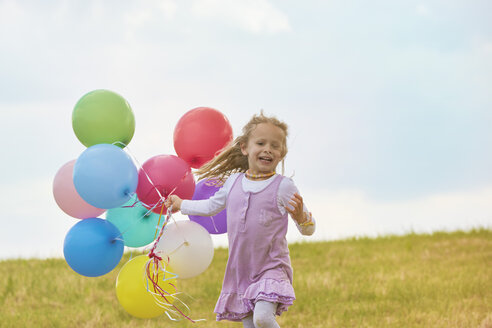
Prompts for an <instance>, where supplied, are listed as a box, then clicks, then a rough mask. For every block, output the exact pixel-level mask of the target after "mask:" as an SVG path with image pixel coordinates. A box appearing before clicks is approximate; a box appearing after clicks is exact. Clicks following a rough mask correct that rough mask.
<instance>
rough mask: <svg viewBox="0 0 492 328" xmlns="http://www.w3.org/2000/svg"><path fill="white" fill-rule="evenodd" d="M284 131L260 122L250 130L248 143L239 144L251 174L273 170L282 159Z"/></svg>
mask: <svg viewBox="0 0 492 328" xmlns="http://www.w3.org/2000/svg"><path fill="white" fill-rule="evenodd" d="M284 142H285V133H284V131H283V130H282V129H281V128H279V127H277V126H275V125H273V124H271V123H260V124H258V125H257V126H256V128H255V129H254V130H253V131H252V132H251V134H250V136H249V138H248V143H247V144H241V151H242V153H243V155H245V156H248V164H249V170H250V172H251V173H253V174H260V173H269V172H273V171H275V169H276V167H277V165H278V163H279V162H280V161H281V160H282V158H283V156H282V154H283V145H284Z"/></svg>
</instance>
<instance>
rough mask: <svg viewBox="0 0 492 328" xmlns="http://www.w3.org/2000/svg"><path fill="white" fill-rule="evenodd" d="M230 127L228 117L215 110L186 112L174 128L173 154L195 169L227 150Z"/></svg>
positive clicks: (199, 109) (230, 138)
mask: <svg viewBox="0 0 492 328" xmlns="http://www.w3.org/2000/svg"><path fill="white" fill-rule="evenodd" d="M231 140H232V127H231V124H230V123H229V120H228V119H227V117H225V115H224V114H222V113H221V112H219V111H218V110H216V109H213V108H209V107H198V108H195V109H192V110H190V111H188V112H186V113H185V114H184V115H183V116H182V117H181V118H180V119H179V121H178V124H176V127H175V128H174V150H175V151H176V154H178V156H179V157H180V158H182V159H184V160H185V161H186V162H187V163H188V164H189V165H190V166H191V167H193V168H195V169H197V168H199V167H201V166H202V165H203V164H205V163H206V162H208V161H210V160H211V159H212V158H214V156H215V155H216V154H217V153H218V152H219V151H220V150H222V149H223V148H224V147H225V146H227V145H228V144H229V143H230V142H231Z"/></svg>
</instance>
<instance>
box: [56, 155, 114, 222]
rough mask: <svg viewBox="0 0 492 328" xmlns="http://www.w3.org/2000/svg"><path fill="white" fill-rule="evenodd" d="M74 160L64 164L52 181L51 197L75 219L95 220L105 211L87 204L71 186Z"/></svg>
mask: <svg viewBox="0 0 492 328" xmlns="http://www.w3.org/2000/svg"><path fill="white" fill-rule="evenodd" d="M75 161H76V160H75V159H74V160H71V161H70V162H68V163H65V164H64V165H63V166H62V167H61V168H60V169H59V170H58V172H57V173H56V175H55V179H54V180H53V196H54V197H55V201H56V203H57V204H58V206H59V207H60V208H61V210H62V211H63V212H65V213H67V214H68V215H70V216H72V217H74V218H77V219H87V218H95V217H98V216H99V215H101V214H103V213H104V212H105V211H106V210H105V209H101V208H97V207H94V206H92V205H90V204H88V203H87V202H86V201H85V200H83V199H82V197H80V196H79V194H78V193H77V190H75V186H74V185H73V176H72V174H73V166H74V165H75Z"/></svg>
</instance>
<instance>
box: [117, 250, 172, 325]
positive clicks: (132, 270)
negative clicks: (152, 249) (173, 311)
mask: <svg viewBox="0 0 492 328" xmlns="http://www.w3.org/2000/svg"><path fill="white" fill-rule="evenodd" d="M147 261H149V257H148V256H146V255H140V256H137V257H135V258H133V259H132V260H130V261H128V262H127V263H126V264H125V265H124V266H123V267H122V268H121V270H120V272H119V273H118V277H117V278H116V296H117V298H118V301H119V302H120V304H121V306H122V307H123V308H124V309H125V310H126V311H127V312H128V313H129V314H131V315H132V316H134V317H137V318H154V317H157V316H160V315H161V314H163V313H164V312H165V311H166V305H167V304H164V305H162V304H161V305H159V304H158V302H161V303H166V300H165V299H164V298H162V297H161V296H159V295H158V293H157V292H155V291H154V288H153V286H152V283H151V282H150V280H149V281H148V283H147V273H146V272H145V264H146V263H147ZM150 269H151V272H152V271H153V270H154V265H153V263H151V265H150ZM166 270H169V268H166ZM169 277H170V274H169V273H164V272H163V271H162V269H159V281H158V283H157V284H158V286H159V287H160V288H162V289H163V290H164V291H165V292H166V293H168V294H171V295H172V294H175V293H176V288H175V286H176V279H174V278H172V279H169ZM164 280H165V281H164ZM153 293H156V294H157V295H156V296H155V297H154V295H153ZM156 298H157V300H156ZM166 299H167V301H168V302H169V303H168V304H171V303H172V302H173V301H174V297H173V296H166Z"/></svg>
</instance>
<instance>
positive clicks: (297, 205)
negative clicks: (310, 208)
mask: <svg viewBox="0 0 492 328" xmlns="http://www.w3.org/2000/svg"><path fill="white" fill-rule="evenodd" d="M289 204H290V205H291V206H292V208H290V207H289V206H285V209H286V210H287V212H289V213H290V215H291V216H292V218H293V219H294V220H296V222H297V223H298V224H301V223H304V222H306V220H307V217H306V215H304V211H303V209H304V206H303V201H302V197H301V195H299V194H298V193H295V194H294V195H293V196H292V198H291V199H290V201H289Z"/></svg>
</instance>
